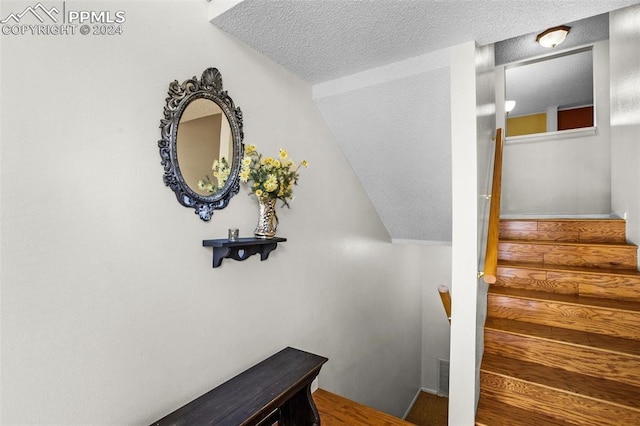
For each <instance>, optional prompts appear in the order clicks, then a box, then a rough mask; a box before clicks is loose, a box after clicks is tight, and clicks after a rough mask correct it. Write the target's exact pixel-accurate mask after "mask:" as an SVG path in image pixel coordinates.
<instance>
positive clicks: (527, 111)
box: [505, 47, 595, 137]
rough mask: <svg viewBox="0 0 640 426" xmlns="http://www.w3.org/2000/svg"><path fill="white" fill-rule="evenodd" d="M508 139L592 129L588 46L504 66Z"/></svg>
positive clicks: (592, 109) (593, 122)
mask: <svg viewBox="0 0 640 426" xmlns="http://www.w3.org/2000/svg"><path fill="white" fill-rule="evenodd" d="M505 86H506V87H505V99H506V101H507V102H509V101H515V107H514V108H513V109H512V110H511V111H510V112H507V125H506V127H507V136H508V137H509V136H522V135H530V134H536V133H546V132H557V131H563V130H571V129H579V128H585V127H593V126H594V125H595V118H594V117H595V116H594V111H595V109H594V106H595V105H594V96H593V87H594V86H593V54H592V49H591V47H589V48H584V49H579V50H574V51H570V52H566V53H562V54H559V55H555V56H552V57H545V58H542V59H538V60H533V61H527V62H523V63H519V64H514V65H510V66H506V67H505Z"/></svg>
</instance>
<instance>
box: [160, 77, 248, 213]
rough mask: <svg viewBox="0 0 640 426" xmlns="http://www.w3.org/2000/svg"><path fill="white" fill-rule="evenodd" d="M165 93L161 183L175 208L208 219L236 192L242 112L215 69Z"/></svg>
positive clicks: (176, 85) (240, 148) (172, 87)
mask: <svg viewBox="0 0 640 426" xmlns="http://www.w3.org/2000/svg"><path fill="white" fill-rule="evenodd" d="M168 93H169V96H168V97H167V98H166V105H165V107H164V116H163V118H162V119H161V120H160V129H161V135H162V139H160V140H159V141H158V148H160V158H161V159H162V161H161V162H160V164H162V168H163V169H164V175H163V177H162V179H163V181H164V184H165V185H166V186H168V187H169V188H170V189H171V190H172V191H173V192H174V193H175V196H176V198H177V200H178V202H179V203H180V204H182V205H183V206H185V207H189V208H193V209H194V210H195V213H196V214H197V215H198V216H200V219H202V220H210V219H211V216H212V215H213V212H214V211H215V210H216V209H223V208H225V207H226V206H227V204H229V201H230V200H231V197H233V196H234V195H235V194H237V193H238V191H239V190H240V177H239V175H238V174H239V172H240V166H241V164H240V162H241V160H242V156H243V155H244V144H243V143H242V139H243V138H244V132H243V130H242V127H243V124H242V111H241V110H240V107H236V106H235V104H234V102H233V99H231V97H230V96H229V93H228V91H227V90H224V89H223V85H222V75H221V74H220V71H218V70H217V69H216V68H207V69H206V70H204V72H203V73H202V77H201V78H200V79H198V78H197V77H193V78H190V79H188V80H185V81H184V82H183V83H182V84H180V83H178V81H177V80H175V81H173V82H172V83H170V84H169V92H168Z"/></svg>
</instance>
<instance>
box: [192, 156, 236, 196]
mask: <svg viewBox="0 0 640 426" xmlns="http://www.w3.org/2000/svg"><path fill="white" fill-rule="evenodd" d="M211 171H212V172H213V177H214V178H215V179H216V181H215V182H212V181H211V179H210V178H209V176H205V178H204V179H203V180H199V181H198V188H200V189H201V190H203V191H207V192H208V193H210V194H214V193H216V192H218V191H219V190H221V189H222V188H224V185H225V184H226V183H227V179H229V174H231V167H230V165H229V162H228V161H227V159H226V158H224V157H222V158H221V159H220V161H218V160H215V161H214V162H213V165H212V166H211Z"/></svg>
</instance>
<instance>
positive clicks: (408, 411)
mask: <svg viewBox="0 0 640 426" xmlns="http://www.w3.org/2000/svg"><path fill="white" fill-rule="evenodd" d="M420 392H426V393H430V394H433V395H438V391H435V390H433V389H428V388H420V389H418V392H416V396H414V397H413V400H412V401H411V404H409V408H407V411H405V413H404V416H402V420H406V419H407V416H408V415H409V413H410V412H411V409H412V408H413V406H414V405H415V403H416V401H417V400H418V396H420Z"/></svg>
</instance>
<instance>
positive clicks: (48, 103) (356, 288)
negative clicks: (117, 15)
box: [0, 1, 432, 425]
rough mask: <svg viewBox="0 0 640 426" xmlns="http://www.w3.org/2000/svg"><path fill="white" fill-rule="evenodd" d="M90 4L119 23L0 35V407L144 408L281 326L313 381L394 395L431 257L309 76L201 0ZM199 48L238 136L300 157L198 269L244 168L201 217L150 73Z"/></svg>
mask: <svg viewBox="0 0 640 426" xmlns="http://www.w3.org/2000/svg"><path fill="white" fill-rule="evenodd" d="M100 4H101V5H102V7H106V8H113V10H117V9H123V10H125V11H126V17H127V21H126V23H125V24H124V34H123V35H121V36H110V37H107V36H104V37H98V36H90V35H87V36H82V35H79V34H78V35H76V36H56V37H54V36H10V37H5V36H2V41H1V42H2V68H1V71H2V74H1V81H0V83H1V85H2V86H1V87H2V96H1V104H0V105H1V108H2V114H1V125H2V150H1V158H0V161H1V163H0V164H1V173H0V179H1V189H2V191H1V197H2V199H1V201H2V204H1V209H0V214H1V221H0V227H1V228H0V231H1V234H2V240H1V245H0V249H1V254H2V258H1V268H2V269H1V273H0V277H1V286H2V288H1V294H2V301H1V312H2V314H1V315H2V317H1V319H2V333H1V334H2V335H1V343H2V344H1V347H2V378H1V379H2V380H1V381H2V401H1V405H2V418H1V423H2V424H6V425H9V424H65V425H81V424H95V423H96V422H98V423H101V424H119V425H122V424H148V423H150V422H152V421H153V420H155V419H156V418H159V417H160V416H162V415H164V414H165V413H167V412H169V411H171V410H173V409H175V408H177V407H178V406H180V405H182V404H184V403H185V402H187V401H189V400H191V399H193V398H195V397H197V396H198V395H200V394H202V393H203V392H205V391H207V390H209V389H210V388H212V387H213V386H216V385H218V384H220V383H221V382H223V381H225V380H227V379H228V378H230V377H232V376H234V375H235V374H237V373H239V372H241V371H243V370H245V369H246V368H248V367H249V366H251V365H253V364H254V363H256V362H258V361H259V360H261V359H263V358H265V357H266V356H268V355H270V354H272V353H274V352H276V351H277V350H279V349H281V348H283V347H285V346H288V345H291V346H294V347H299V348H301V349H304V350H308V351H312V352H316V353H319V354H321V355H325V356H327V357H329V358H330V360H329V363H328V364H326V365H325V367H324V368H323V369H322V372H321V374H320V380H319V382H320V386H321V387H323V388H326V389H328V390H330V391H333V392H337V393H339V394H342V395H344V396H346V397H348V398H352V399H355V400H357V401H360V402H363V403H365V404H369V405H373V406H374V407H376V408H379V409H382V410H384V411H387V412H390V413H392V414H395V415H402V414H403V413H404V412H405V410H406V408H407V407H408V405H409V403H410V401H411V400H412V398H413V397H414V396H415V394H416V391H417V390H418V388H419V387H420V367H421V359H420V354H421V292H422V285H423V283H422V281H421V280H422V279H423V276H422V270H423V269H426V270H429V269H430V262H432V260H431V259H430V257H429V256H425V253H424V252H422V251H421V250H420V248H419V247H416V246H409V245H392V244H390V243H389V242H388V235H387V232H386V230H385V228H384V226H383V224H382V223H381V221H380V219H379V217H378V215H377V213H376V211H375V209H374V208H373V206H372V205H371V202H370V200H369V198H368V197H367V195H366V193H365V191H364V190H363V188H362V187H361V185H360V183H359V182H358V180H357V179H356V177H355V175H354V173H353V171H352V169H351V168H350V167H349V164H348V163H347V161H346V159H345V158H344V156H343V154H342V151H341V149H340V147H339V146H338V144H337V143H336V141H335V139H334V137H333V136H332V134H331V132H330V131H329V130H328V128H327V127H326V125H325V122H324V120H323V119H322V117H321V115H320V114H319V113H318V111H317V109H316V107H315V105H314V104H313V102H312V100H311V88H310V86H309V85H308V84H307V83H305V82H303V81H301V80H299V79H298V78H296V77H294V76H293V75H291V74H290V73H288V72H287V71H285V70H284V69H283V68H281V67H280V66H278V65H275V64H274V63H273V62H271V61H269V60H267V59H266V58H265V57H264V56H262V55H260V54H257V53H255V52H254V51H253V50H251V49H250V48H248V47H246V46H244V45H243V44H242V43H240V42H238V41H236V40H234V39H232V38H230V37H228V36H227V35H225V34H223V33H222V32H220V31H219V30H217V29H216V28H215V27H213V26H212V25H211V24H209V23H208V22H207V20H206V17H207V10H208V4H207V2H204V1H198V2H183V1H180V2H178V1H176V2H126V3H125V2H121V3H116V2H102V3H100ZM18 5H19V7H18V6H16V7H17V9H19V10H15V11H16V12H20V11H21V10H22V8H24V7H26V6H27V5H28V4H26V3H19V4H18ZM12 7H14V4H10V5H5V4H3V11H2V12H3V14H4V13H8V12H9V9H10V8H12ZM210 66H215V67H218V68H219V69H220V70H221V72H222V75H223V78H224V83H225V88H226V89H228V90H229V93H230V95H231V96H232V97H233V99H234V100H235V101H236V103H237V104H238V105H239V106H240V107H241V108H242V110H243V112H244V118H245V133H246V139H245V142H247V143H253V144H256V145H258V147H259V148H260V149H261V150H262V151H264V152H267V153H271V154H272V155H275V154H276V153H277V150H278V148H280V147H284V148H287V149H288V150H289V153H290V154H291V155H292V156H293V157H294V159H296V160H302V159H303V158H304V159H307V160H308V161H309V162H310V163H311V167H310V168H309V169H306V170H303V171H302V172H301V177H300V184H299V186H298V187H297V188H296V199H295V201H294V202H293V204H292V208H291V210H287V209H282V210H279V215H280V228H279V233H280V234H281V235H283V236H285V237H287V238H289V241H288V242H286V243H285V244H282V245H281V246H279V247H278V250H277V251H275V252H273V253H272V254H271V256H270V258H269V259H268V260H267V261H265V262H260V261H259V259H258V258H257V257H252V258H250V259H248V260H246V261H244V262H235V261H231V260H225V261H224V263H223V265H222V267H221V268H218V269H212V268H211V251H210V249H207V248H203V247H202V245H201V241H202V240H203V239H209V238H221V237H224V236H226V232H227V228H230V227H238V228H240V232H241V235H244V236H246V235H250V234H251V232H252V229H253V227H254V226H255V223H256V220H257V203H256V202H255V201H254V200H253V198H252V197H249V196H247V192H248V191H247V189H246V188H243V189H241V192H240V193H239V194H238V195H237V196H236V197H234V198H233V199H232V200H231V204H230V205H229V207H228V208H227V209H225V210H222V211H218V212H216V213H215V215H214V217H213V219H212V220H211V222H209V223H205V222H202V221H201V220H200V219H198V217H197V216H196V215H195V214H194V213H193V211H192V210H190V209H186V208H184V207H182V206H180V205H178V203H177V202H176V199H175V196H174V194H173V193H172V192H171V191H170V190H169V189H168V188H166V187H165V186H164V185H163V183H162V168H161V166H160V158H159V155H158V148H157V140H158V139H159V138H160V134H159V129H158V125H159V120H160V118H161V117H162V108H163V106H164V100H165V97H166V94H167V86H168V84H169V82H170V81H173V80H174V79H177V80H180V81H183V80H185V79H187V78H190V77H192V76H194V75H200V73H201V72H202V71H203V70H204V69H205V68H207V67H210Z"/></svg>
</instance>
